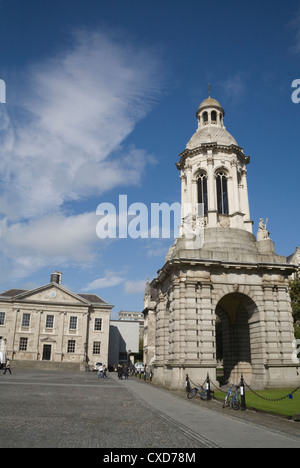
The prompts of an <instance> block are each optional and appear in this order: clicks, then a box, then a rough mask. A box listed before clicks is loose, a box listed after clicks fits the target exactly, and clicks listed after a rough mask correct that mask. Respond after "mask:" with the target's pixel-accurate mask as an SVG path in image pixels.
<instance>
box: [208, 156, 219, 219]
mask: <svg viewBox="0 0 300 468" xmlns="http://www.w3.org/2000/svg"><path fill="white" fill-rule="evenodd" d="M207 192H208V227H216V226H217V201H216V179H215V176H214V160H213V156H212V151H211V150H208V151H207Z"/></svg>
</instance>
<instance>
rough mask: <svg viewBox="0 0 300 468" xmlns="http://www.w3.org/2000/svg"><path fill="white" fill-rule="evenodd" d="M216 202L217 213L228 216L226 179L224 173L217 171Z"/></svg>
mask: <svg viewBox="0 0 300 468" xmlns="http://www.w3.org/2000/svg"><path fill="white" fill-rule="evenodd" d="M217 200H218V211H219V213H220V214H224V215H228V214H229V206H228V191H227V177H226V174H225V172H223V171H219V172H218V173H217Z"/></svg>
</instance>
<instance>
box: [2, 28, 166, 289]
mask: <svg viewBox="0 0 300 468" xmlns="http://www.w3.org/2000/svg"><path fill="white" fill-rule="evenodd" d="M161 69H162V67H161V64H160V60H159V59H157V58H156V56H155V54H152V53H151V51H150V52H149V51H147V50H143V49H142V48H140V47H139V46H138V45H134V44H133V43H131V42H130V41H129V40H128V39H124V38H121V39H117V38H116V37H114V36H113V35H112V34H111V33H109V34H108V33H107V32H103V31H93V32H89V31H79V32H78V31H77V32H76V33H74V35H73V42H72V44H71V45H69V46H68V47H66V48H65V50H63V51H61V52H60V53H58V54H57V55H56V56H54V57H52V58H48V59H45V60H44V61H41V62H40V63H36V64H34V65H32V66H31V67H30V68H29V69H26V70H24V74H23V76H20V89H19V90H17V89H14V90H11V93H10V96H12V95H15V96H16V97H15V102H14V103H12V102H9V101H8V102H7V104H6V105H5V106H1V108H0V175H1V177H0V220H1V221H0V228H1V229H2V236H1V239H0V251H1V253H2V259H1V261H2V265H5V268H6V270H7V271H8V270H10V271H12V275H13V276H18V277H20V276H26V274H29V273H30V272H32V271H36V270H37V269H38V268H41V267H42V266H45V265H47V264H48V265H49V264H51V265H52V263H53V262H54V261H55V262H56V265H57V266H59V265H60V264H67V262H80V263H82V262H90V261H92V260H93V259H95V257H96V256H95V253H94V252H95V251H93V247H94V246H95V242H99V239H98V238H97V236H96V231H95V229H96V223H97V221H98V220H99V219H98V218H97V219H96V215H95V214H93V213H89V212H87V213H82V214H76V215H74V214H73V212H72V213H68V212H67V211H65V210H66V202H72V201H78V200H85V201H86V200H88V199H89V197H92V196H94V197H95V196H99V195H101V194H103V193H104V192H106V191H108V190H111V189H114V188H116V187H118V186H120V187H126V186H133V185H138V184H139V183H140V182H141V178H142V176H143V173H144V170H145V168H146V165H147V164H148V163H151V162H152V161H153V156H151V155H149V154H147V152H146V151H145V150H144V149H139V148H136V147H135V146H134V145H131V146H127V147H126V146H124V140H125V139H126V137H127V136H128V135H129V134H130V133H131V132H132V130H133V129H134V127H135V125H136V123H137V122H138V121H139V120H140V119H142V118H143V117H145V115H146V114H147V113H148V112H149V111H150V109H151V107H152V106H153V103H154V102H156V100H157V99H158V96H159V93H160V91H161V85H162V76H161V72H160V70H161ZM68 206H70V205H68ZM72 208H74V212H76V207H74V205H72ZM91 209H93V208H92V207H91ZM94 209H95V210H96V206H95V207H94ZM100 280H102V281H100ZM100 280H98V281H100V283H99V284H100V285H101V284H102V285H103V284H106V283H105V281H106V280H107V281H108V284H109V283H110V284H112V283H114V281H117V282H118V278H113V277H106V278H100ZM102 287H103V286H102Z"/></svg>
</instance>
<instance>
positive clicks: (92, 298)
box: [0, 289, 108, 304]
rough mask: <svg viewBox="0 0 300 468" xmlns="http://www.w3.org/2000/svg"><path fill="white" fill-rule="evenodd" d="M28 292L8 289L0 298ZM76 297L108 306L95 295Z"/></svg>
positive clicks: (26, 290)
mask: <svg viewBox="0 0 300 468" xmlns="http://www.w3.org/2000/svg"><path fill="white" fill-rule="evenodd" d="M29 292H30V290H28V289H9V290H8V291H4V292H3V293H1V294H0V298H1V297H2V298H7V299H12V298H14V297H17V296H20V295H21V294H25V293H29ZM75 294H76V296H79V297H81V298H82V299H84V300H86V301H88V302H90V303H91V304H108V303H107V302H105V301H104V300H103V299H101V297H99V296H97V295H96V294H81V293H80V294H78V293H75Z"/></svg>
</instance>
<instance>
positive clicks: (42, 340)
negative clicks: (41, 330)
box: [41, 336, 56, 343]
mask: <svg viewBox="0 0 300 468" xmlns="http://www.w3.org/2000/svg"><path fill="white" fill-rule="evenodd" d="M41 342H42V343H56V340H54V338H51V337H50V336H47V337H46V338H42V339H41Z"/></svg>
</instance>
